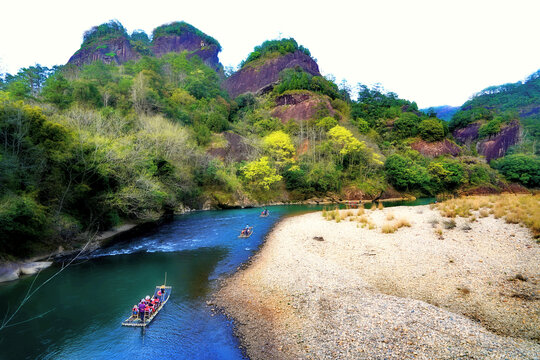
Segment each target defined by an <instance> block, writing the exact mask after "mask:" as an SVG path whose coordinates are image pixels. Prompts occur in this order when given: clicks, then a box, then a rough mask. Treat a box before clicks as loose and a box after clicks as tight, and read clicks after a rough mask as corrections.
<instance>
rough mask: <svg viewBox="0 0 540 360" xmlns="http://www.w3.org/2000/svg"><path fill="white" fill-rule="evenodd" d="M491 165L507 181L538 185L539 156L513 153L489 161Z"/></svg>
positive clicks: (539, 177) (530, 185)
mask: <svg viewBox="0 0 540 360" xmlns="http://www.w3.org/2000/svg"><path fill="white" fill-rule="evenodd" d="M491 166H492V167H493V168H495V169H497V170H499V171H500V172H501V173H502V174H503V175H504V177H506V178H507V179H508V180H509V181H515V182H519V183H521V184H523V185H525V186H528V187H538V186H540V157H538V156H536V155H527V154H515V155H508V156H505V157H503V158H500V159H497V160H493V161H491Z"/></svg>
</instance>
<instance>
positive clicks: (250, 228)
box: [238, 226, 253, 238]
mask: <svg viewBox="0 0 540 360" xmlns="http://www.w3.org/2000/svg"><path fill="white" fill-rule="evenodd" d="M251 234H253V226H246V227H245V228H244V229H242V231H241V232H240V236H238V237H239V238H248V237H250V236H251Z"/></svg>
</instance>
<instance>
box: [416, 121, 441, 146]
mask: <svg viewBox="0 0 540 360" xmlns="http://www.w3.org/2000/svg"><path fill="white" fill-rule="evenodd" d="M418 134H419V135H420V137H421V138H422V139H424V140H426V141H440V140H442V139H444V136H445V133H444V126H443V124H442V122H441V121H439V120H438V119H436V118H429V119H426V120H422V121H421V122H420V124H418Z"/></svg>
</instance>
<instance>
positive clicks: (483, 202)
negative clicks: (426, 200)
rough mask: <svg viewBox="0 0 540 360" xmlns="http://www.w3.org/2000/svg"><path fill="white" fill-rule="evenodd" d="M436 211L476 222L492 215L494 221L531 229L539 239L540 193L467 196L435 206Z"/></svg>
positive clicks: (450, 216) (446, 215)
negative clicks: (478, 217) (477, 219)
mask: <svg viewBox="0 0 540 360" xmlns="http://www.w3.org/2000/svg"><path fill="white" fill-rule="evenodd" d="M436 207H437V209H438V210H439V211H440V212H441V214H442V215H443V216H445V217H449V218H455V217H456V216H460V217H465V218H469V219H470V220H471V221H474V220H476V213H473V212H475V211H478V215H479V216H480V217H487V216H489V214H493V217H494V218H496V219H504V220H505V221H506V222H507V223H509V224H522V225H524V226H526V227H528V228H529V229H531V231H532V233H533V235H534V237H535V238H540V193H538V194H534V195H530V194H501V195H491V196H469V197H462V198H457V199H451V200H447V201H444V202H442V203H439V204H437V206H436Z"/></svg>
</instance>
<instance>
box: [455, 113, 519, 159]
mask: <svg viewBox="0 0 540 360" xmlns="http://www.w3.org/2000/svg"><path fill="white" fill-rule="evenodd" d="M480 126H481V124H479V123H473V124H470V125H469V126H467V127H465V128H462V129H458V130H455V131H454V132H453V135H454V137H455V138H456V140H457V141H459V142H461V143H463V144H470V143H472V142H474V141H476V140H478V130H479V129H480ZM520 138H521V126H520V124H519V121H517V120H516V121H513V122H511V123H510V124H508V125H507V126H505V127H504V128H503V129H502V130H501V131H500V132H498V133H497V134H496V135H493V136H490V137H488V138H486V139H481V140H479V141H478V143H477V144H476V150H477V151H478V154H480V155H483V156H485V158H486V161H488V162H489V161H490V160H493V159H498V158H500V157H503V156H504V155H505V154H506V151H508V148H510V146H512V145H516V144H517V143H518V142H519V141H520Z"/></svg>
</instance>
